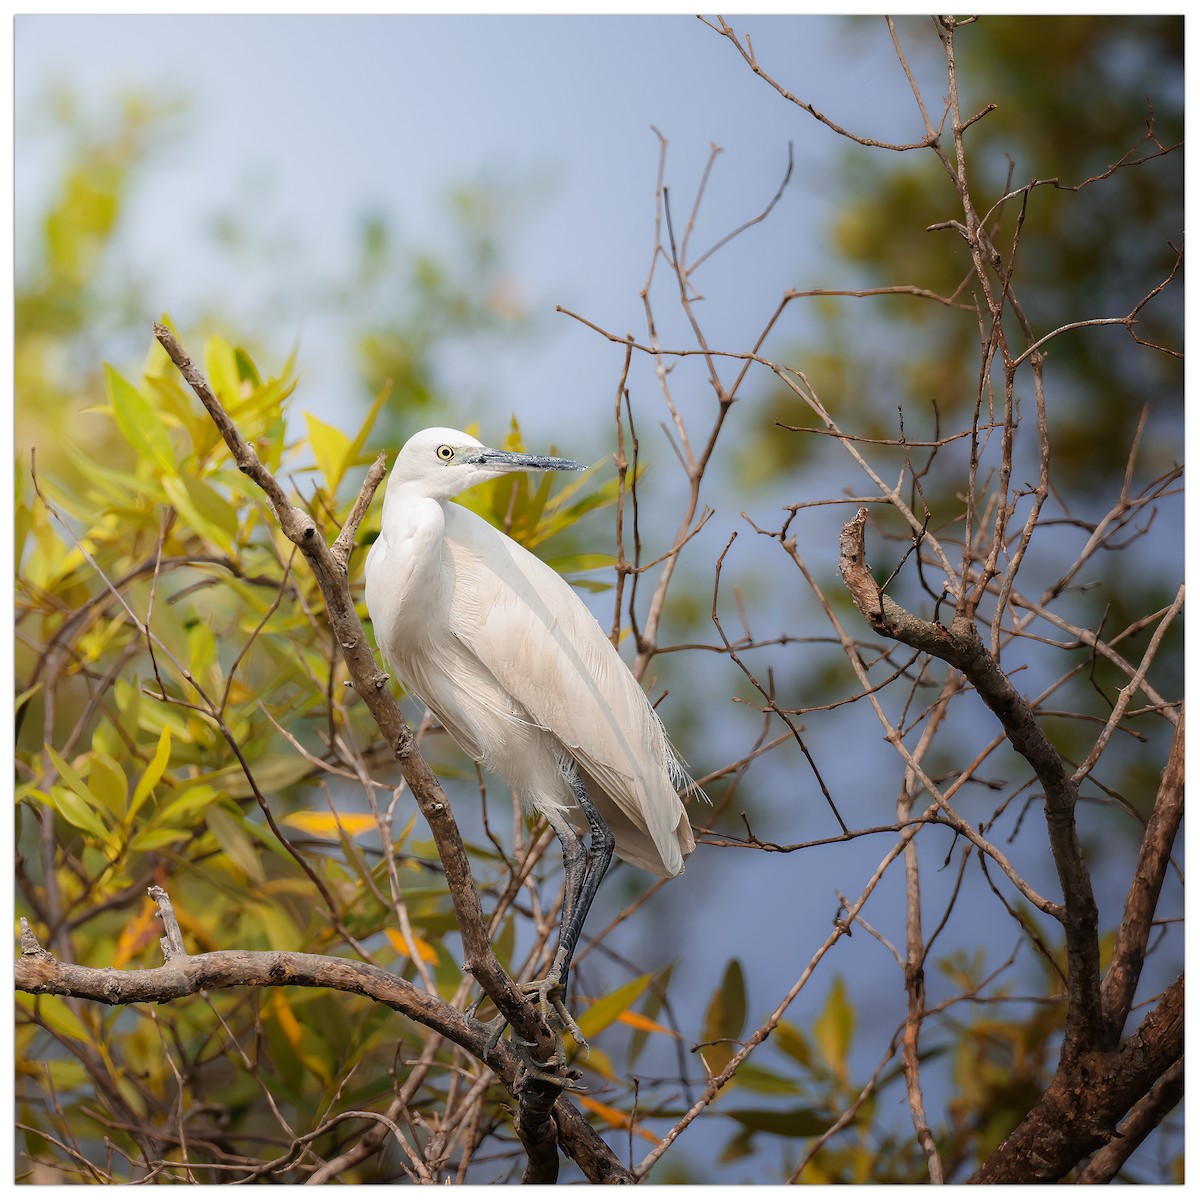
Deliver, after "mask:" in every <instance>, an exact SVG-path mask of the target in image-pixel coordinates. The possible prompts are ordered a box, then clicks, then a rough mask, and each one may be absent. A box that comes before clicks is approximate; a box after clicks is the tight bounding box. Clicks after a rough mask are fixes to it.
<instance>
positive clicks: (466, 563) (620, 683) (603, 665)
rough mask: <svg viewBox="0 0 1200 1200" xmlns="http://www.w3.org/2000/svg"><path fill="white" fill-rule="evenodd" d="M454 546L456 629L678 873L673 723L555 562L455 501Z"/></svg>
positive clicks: (449, 531)
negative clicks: (667, 725) (668, 729)
mask: <svg viewBox="0 0 1200 1200" xmlns="http://www.w3.org/2000/svg"><path fill="white" fill-rule="evenodd" d="M445 545H446V549H447V552H448V554H449V557H450V560H451V563H452V567H453V575H454V583H453V596H454V599H453V602H452V611H451V614H450V619H451V622H452V628H453V631H454V634H455V636H456V637H457V638H458V639H459V641H460V642H461V644H462V645H463V646H465V647H466V648H467V649H469V650H470V651H471V653H472V654H473V655H474V656H475V657H476V658H477V659H478V660H479V662H480V663H481V664H482V665H483V666H484V668H485V669H486V670H487V671H488V672H489V673H490V674H491V675H492V676H493V678H494V679H495V680H496V681H497V682H498V683H499V684H500V686H501V687H502V688H503V689H504V690H505V691H506V692H507V693H508V695H509V696H510V697H511V698H512V700H513V702H514V704H515V705H516V706H519V708H520V709H521V710H523V711H524V712H525V713H526V714H528V717H529V719H530V720H532V721H533V722H534V723H536V724H537V725H539V726H540V727H542V728H544V729H546V730H548V731H549V732H551V733H552V734H553V735H554V736H555V737H556V738H557V739H558V740H559V741H560V742H561V743H562V744H563V745H564V746H565V747H566V748H567V749H568V750H569V751H570V753H571V755H572V757H574V758H575V759H576V761H577V762H578V763H579V765H580V767H581V768H582V769H583V770H584V771H585V772H586V773H587V774H588V776H590V777H591V779H592V780H594V781H595V783H596V784H597V785H598V786H599V787H601V788H602V789H603V790H604V792H605V793H606V795H607V797H608V798H609V799H610V800H611V801H612V802H613V803H614V804H616V805H617V806H618V807H619V808H620V810H621V812H622V813H623V814H624V815H625V816H626V817H628V818H629V820H630V821H631V822H632V823H633V824H634V825H635V826H637V827H639V828H642V829H644V830H646V832H647V833H648V834H649V835H650V837H651V839H652V840H653V842H654V845H655V847H656V849H657V850H658V852H659V855H660V857H661V859H662V861H663V864H664V866H665V867H666V869H667V871H668V872H669V873H671V874H677V873H678V871H679V870H682V866H683V861H682V855H681V852H680V848H679V839H678V837H677V834H676V829H677V827H678V826H679V823H680V821H681V820H683V821H685V823H686V816H685V813H684V809H683V806H682V804H681V803H680V801H679V798H678V796H677V795H676V793H675V788H674V784H673V783H672V780H671V778H670V768H671V764H672V762H673V756H672V754H671V751H670V747H669V745H668V743H667V738H666V734H665V732H664V730H663V727H662V723H661V722H660V721H659V719H658V717H657V715H656V714H655V712H654V710H653V709H652V708H651V707H650V704H649V702H648V701H647V699H646V695H645V693H644V692H643V691H642V689H641V687H640V686H639V685H638V683H637V681H636V680H635V679H634V678H633V676H632V675H631V674H630V672H629V669H628V668H627V667H626V666H625V664H624V663H623V662H622V660H621V658H620V656H619V655H618V654H617V652H616V651H615V650H614V649H613V647H612V644H611V643H610V642H609V640H608V638H607V637H605V635H604V633H603V631H602V630H601V629H600V626H599V625H598V624H597V622H596V619H595V618H594V617H593V616H592V614H591V613H590V612H589V611H588V610H587V608H586V606H585V605H584V604H583V602H582V601H581V600H580V599H579V597H578V596H577V595H576V594H575V593H574V591H572V589H571V587H570V586H569V585H568V584H567V583H566V581H565V580H563V579H562V577H561V576H559V575H558V574H557V573H556V572H555V571H553V570H552V569H551V568H550V567H548V566H546V564H545V563H543V562H542V561H541V560H540V559H538V558H537V557H535V556H534V555H532V554H530V553H529V552H528V551H527V550H525V549H524V548H522V547H521V546H519V545H517V544H516V543H515V542H513V541H512V540H511V539H509V538H506V537H504V536H503V535H502V534H500V533H499V532H497V531H496V530H495V529H493V528H492V527H491V526H490V525H488V524H487V523H486V522H484V521H482V520H480V519H479V518H478V517H476V516H475V515H474V514H473V513H470V512H468V511H467V510H465V509H463V508H461V507H460V506H458V505H448V506H447V522H446V542H445ZM688 840H690V839H688ZM689 848H690V847H689Z"/></svg>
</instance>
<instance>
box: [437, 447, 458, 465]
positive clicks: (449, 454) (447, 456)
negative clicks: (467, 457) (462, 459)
mask: <svg viewBox="0 0 1200 1200" xmlns="http://www.w3.org/2000/svg"><path fill="white" fill-rule="evenodd" d="M437 456H438V458H440V459H441V460H442V462H449V461H450V460H451V459H452V458H453V457H454V447H453V446H439V447H438V448H437Z"/></svg>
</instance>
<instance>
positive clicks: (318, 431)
mask: <svg viewBox="0 0 1200 1200" xmlns="http://www.w3.org/2000/svg"><path fill="white" fill-rule="evenodd" d="M304 420H305V421H306V422H307V424H308V444H309V445H310V446H311V447H312V452H313V457H315V458H316V460H317V466H318V467H320V469H321V474H322V475H324V476H325V488H326V490H327V491H328V492H329V494H330V495H331V496H332V495H333V493H334V492H336V491H337V489H338V484H340V483H341V482H342V475H343V474H344V472H345V470H346V467H347V466H348V465H349V460H350V454H351V444H350V439H349V438H348V437H347V436H346V435H345V434H344V433H343V432H342V431H341V430H340V429H338V428H336V427H335V426H333V425H327V424H326V423H325V422H324V421H322V420H320V419H319V418H318V417H314V416H313V415H312V413H307V412H306V413H305V414H304Z"/></svg>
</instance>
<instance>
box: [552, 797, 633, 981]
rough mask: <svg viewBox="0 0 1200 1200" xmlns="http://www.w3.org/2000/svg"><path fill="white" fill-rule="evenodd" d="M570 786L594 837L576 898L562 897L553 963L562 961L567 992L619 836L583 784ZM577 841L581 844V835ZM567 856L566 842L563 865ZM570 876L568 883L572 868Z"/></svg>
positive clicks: (563, 978) (591, 840)
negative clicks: (590, 912)
mask: <svg viewBox="0 0 1200 1200" xmlns="http://www.w3.org/2000/svg"><path fill="white" fill-rule="evenodd" d="M571 786H572V787H573V788H574V789H575V799H576V800H577V801H578V802H579V807H580V809H582V810H583V815H584V816H585V817H587V822H588V825H589V827H590V829H591V839H590V841H589V843H588V851H587V860H586V866H585V867H584V870H583V878H582V880H581V881H580V883H579V890H578V892H577V893H576V896H575V898H574V901H573V902H572V903H570V904H568V901H567V897H566V896H565V895H564V897H563V908H562V919H561V921H560V923H559V929H558V953H557V954H555V956H554V962H555V965H556V966H557V965H558V964H559V963H560V962H561V964H562V965H561V969H560V972H559V980H560V982H561V985H562V989H563V991H564V992H565V991H566V990H567V972H568V971H569V970H570V969H571V960H572V959H573V958H574V957H575V947H576V946H577V945H578V943H579V937H580V934H582V933H583V923H584V921H586V920H587V915H588V910H589V909H590V908H591V907H592V901H593V900H595V898H596V892H597V891H599V889H600V881H601V880H602V879H603V878H604V875H605V872H606V871H607V870H608V867H609V864H610V863H611V862H612V856H613V848H614V847H615V846H616V844H617V839H616V838H615V837H613V835H612V831H611V830H610V829H609V827H608V826H607V825H605V823H604V820H603V818H602V817H601V816H600V814H599V813H598V812H597V811H596V806H595V805H594V804H593V803H592V800H591V797H590V796H589V795H588V794H587V789H586V788H585V787H584V786H583V783H582V782H581V781H580V780H579V779H578V778H576V779H573V780H572V781H571ZM572 832H573V831H572ZM560 840H561V839H560ZM575 840H576V843H578V838H576V839H575ZM566 856H567V851H566V843H564V844H563V862H564V864H565V863H566ZM567 878H568V885H569V884H570V873H569V868H568V877H567Z"/></svg>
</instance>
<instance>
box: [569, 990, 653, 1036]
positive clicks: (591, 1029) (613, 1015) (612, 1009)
mask: <svg viewBox="0 0 1200 1200" xmlns="http://www.w3.org/2000/svg"><path fill="white" fill-rule="evenodd" d="M652 978H653V976H651V975H639V976H638V977H637V978H636V979H631V980H630V981H629V982H628V983H626V984H622V985H621V986H620V987H619V988H617V989H616V990H615V991H612V992H610V993H609V994H608V995H607V996H602V997H601V998H600V999H599V1000H597V1001H596V1003H595V1004H593V1005H592V1006H591V1008H589V1009H588V1010H587V1012H585V1013H584V1014H583V1015H582V1016H580V1017H579V1018H578V1020H577V1022H576V1023H577V1024H578V1025H579V1029H580V1032H581V1033H582V1034H583V1036H584V1037H586V1038H592V1037H595V1036H596V1034H598V1033H599V1032H600V1031H601V1030H603V1029H607V1028H608V1027H609V1026H610V1025H611V1024H612V1023H613V1022H614V1021H615V1020H617V1019H618V1018H619V1017H620V1016H621V1014H622V1013H624V1012H626V1011H627V1010H628V1009H629V1007H630V1005H632V1004H633V1003H634V1002H635V1001H636V1000H637V999H638V997H639V996H641V994H642V993H643V992H644V991H645V990H646V988H647V986H648V985H649V983H650V980H651V979H652Z"/></svg>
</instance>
